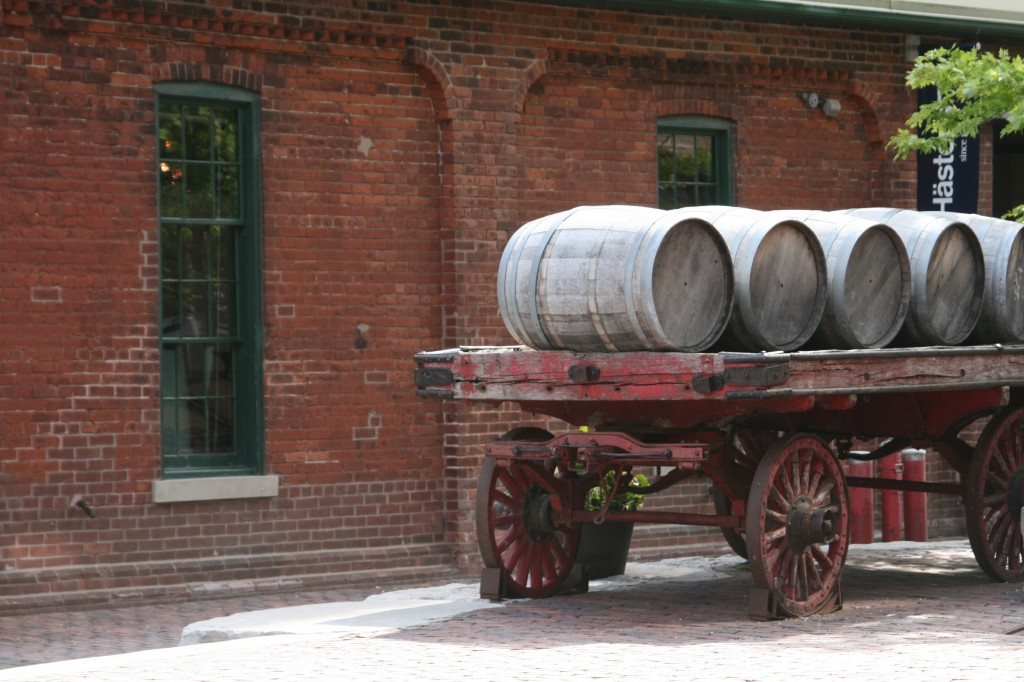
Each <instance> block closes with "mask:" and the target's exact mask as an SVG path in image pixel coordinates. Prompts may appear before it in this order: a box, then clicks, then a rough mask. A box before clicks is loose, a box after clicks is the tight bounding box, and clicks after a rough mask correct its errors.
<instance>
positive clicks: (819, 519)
mask: <svg viewBox="0 0 1024 682" xmlns="http://www.w3.org/2000/svg"><path fill="white" fill-rule="evenodd" d="M786 537H787V538H788V539H789V546H790V548H791V549H792V551H793V552H796V553H801V552H804V551H806V550H807V548H808V547H810V546H811V545H821V544H828V543H830V542H832V541H833V540H835V539H836V515H835V513H834V512H833V511H831V510H830V509H828V508H827V507H815V506H814V503H813V502H812V501H811V500H810V499H809V498H807V497H803V496H801V497H798V498H796V499H795V500H793V503H792V506H791V507H790V509H789V516H788V517H787V519H786Z"/></svg>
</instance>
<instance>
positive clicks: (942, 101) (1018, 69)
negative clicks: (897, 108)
mask: <svg viewBox="0 0 1024 682" xmlns="http://www.w3.org/2000/svg"><path fill="white" fill-rule="evenodd" d="M906 80H907V85H908V86H910V87H911V88H913V89H915V90H924V89H926V88H935V89H936V91H937V98H936V99H935V100H934V101H932V102H929V103H927V104H923V105H921V106H920V107H919V108H918V110H917V111H916V112H914V114H913V115H912V116H911V117H910V118H909V119H907V126H909V128H907V129H904V128H901V129H900V130H899V131H898V132H897V133H896V135H894V136H893V137H892V139H890V140H889V147H890V148H891V149H893V150H894V153H895V156H896V158H897V159H905V158H907V156H908V155H909V154H910V152H912V151H916V152H921V153H925V154H931V153H935V152H939V153H942V152H945V151H946V150H947V149H949V148H950V146H951V145H952V144H953V143H954V142H955V141H956V139H957V138H958V137H961V136H963V137H976V136H977V135H978V130H979V129H980V128H981V126H982V125H984V124H985V123H988V122H989V121H993V120H996V119H1003V120H1005V121H1006V125H1005V126H1004V127H1003V128H1002V130H1001V132H1000V135H1003V136H1005V135H1009V134H1011V133H1015V132H1019V131H1021V130H1022V129H1024V60H1022V59H1021V57H1020V56H1019V55H1017V56H1012V57H1011V56H1010V54H1009V52H1007V51H1006V50H999V53H998V54H992V53H991V52H981V51H979V50H977V49H971V50H963V49H960V48H955V47H954V48H937V49H934V50H930V51H928V52H926V53H925V54H923V55H921V56H919V57H918V58H917V59H916V60H915V61H914V66H913V68H912V69H911V70H910V72H909V73H907V79H906ZM1007 217H1010V218H1012V219H1015V220H1022V219H1024V206H1018V207H1017V208H1015V209H1013V210H1012V211H1011V212H1010V213H1009V214H1008V215H1007Z"/></svg>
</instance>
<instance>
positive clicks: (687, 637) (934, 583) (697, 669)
mask: <svg viewBox="0 0 1024 682" xmlns="http://www.w3.org/2000/svg"><path fill="white" fill-rule="evenodd" d="M718 570H719V571H720V573H721V575H722V576H724V577H720V578H718V579H707V580H699V581H696V582H695V581H693V580H688V579H683V578H679V579H674V578H672V577H671V576H668V577H654V578H646V579H630V576H626V577H625V578H623V579H617V580H613V581H607V582H605V583H603V584H595V585H593V586H592V590H591V591H590V592H588V593H586V594H578V595H572V596H566V597H556V598H552V599H547V600H536V601H532V600H516V601H511V602H507V604H506V606H505V607H504V608H500V609H484V610H479V611H474V612H470V613H465V614H462V615H459V616H456V617H454V618H451V619H448V620H445V621H441V622H434V623H429V624H426V625H421V626H417V627H411V628H407V629H404V630H400V631H397V632H392V633H390V634H385V635H381V636H374V637H366V636H359V635H358V634H337V633H331V634H310V635H276V636H267V637H260V638H253V639H247V640H234V641H228V642H219V643H214V644H201V645H194V646H189V647H178V648H169V649H158V650H152V651H147V652H141V653H134V654H127V655H122V656H115V657H109V658H93V659H86V660H79V661H70V662H66V663H55V664H51V665H44V666H29V667H21V668H13V669H9V670H6V671H0V680H11V681H12V682H13V681H14V680H54V679H61V680H64V679H74V680H77V679H87V680H122V679H123V680H132V682H145V681H152V682H167V681H170V680H174V681H175V682H182V681H183V680H211V681H212V680H217V681H218V682H223V681H225V680H247V681H249V680H268V681H274V680H298V679H301V680H304V681H305V680H314V681H315V680H338V679H360V680H406V679H416V680H422V681H430V680H453V679H459V678H464V679H466V680H502V681H505V680H530V681H531V682H532V681H534V680H536V679H538V678H542V677H543V678H555V677H569V676H572V677H586V678H589V679H592V680H622V679H654V678H661V679H671V680H675V679H699V680H715V681H716V682H720V681H725V682H729V681H733V680H766V681H774V680H787V682H788V681H789V680H792V679H793V678H794V677H809V678H811V679H819V678H820V679H828V680H830V682H831V681H832V680H858V681H862V680H872V679H885V680H887V681H890V680H895V681H902V680H976V679H986V680H990V681H992V682H1002V681H1003V680H1006V681H1007V682H1009V681H1010V680H1019V678H1020V671H1021V670H1022V669H1024V634H1013V635H1011V634H1005V633H1007V632H1008V631H1010V630H1012V629H1014V628H1019V627H1021V626H1024V592H1022V586H1021V585H1019V584H1000V583H994V582H991V581H990V580H988V578H986V577H985V576H984V575H983V574H982V573H981V571H980V570H979V569H978V568H977V566H976V564H975V563H974V558H973V556H972V555H971V552H970V549H969V547H967V545H966V543H965V542H958V543H926V544H920V545H910V544H908V545H902V544H901V545H899V546H895V547H888V548H887V546H885V545H871V546H857V547H854V548H852V550H851V553H850V558H849V561H848V564H847V567H846V569H845V572H844V584H843V587H844V597H845V603H844V606H843V608H842V609H841V610H840V611H837V612H835V613H832V614H827V615H821V616H815V617H811V618H804V619H790V620H783V621H759V620H752V619H751V618H749V616H748V614H747V590H748V589H749V587H750V585H751V581H750V575H749V573H748V572H747V571H745V570H744V566H743V565H741V564H739V563H737V561H735V560H734V561H732V562H731V563H730V562H723V563H722V564H720V565H719V569H718ZM294 597H296V598H298V597H299V595H295V596H294ZM119 611H120V610H119ZM117 615H118V614H113V616H114V619H113V620H111V621H110V622H109V623H108V624H107V625H108V626H109V628H111V629H114V628H116V632H118V633H122V634H119V636H122V637H124V638H126V639H129V638H130V634H123V633H130V632H131V631H132V630H133V629H134V628H137V627H144V625H140V621H139V620H130V621H129V620H126V621H123V622H121V623H118V622H117V619H116V616H117ZM143 615H144V616H148V615H149V614H143ZM12 620H17V618H15V619H12ZM97 632H99V629H97ZM140 636H141V635H140Z"/></svg>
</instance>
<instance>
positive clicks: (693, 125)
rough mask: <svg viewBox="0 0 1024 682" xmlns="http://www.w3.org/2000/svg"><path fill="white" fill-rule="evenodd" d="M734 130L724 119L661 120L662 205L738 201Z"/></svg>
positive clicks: (668, 208)
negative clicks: (734, 162) (735, 192)
mask: <svg viewBox="0 0 1024 682" xmlns="http://www.w3.org/2000/svg"><path fill="white" fill-rule="evenodd" d="M734 131H735V127H734V124H733V123H732V122H731V121H728V120H725V119H720V118H712V117H706V116H665V117H663V118H660V119H658V152H657V153H658V208H662V209H666V210H671V209H674V208H683V207H685V206H707V205H719V206H731V205H732V204H733V203H734V201H735V198H734V180H733V175H734V171H733V148H734V147H733V145H734V142H733V138H734Z"/></svg>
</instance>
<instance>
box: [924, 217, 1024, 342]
mask: <svg viewBox="0 0 1024 682" xmlns="http://www.w3.org/2000/svg"><path fill="white" fill-rule="evenodd" d="M936 215H941V216H944V217H946V218H949V219H951V220H959V221H960V222H962V223H965V224H966V225H967V226H968V227H970V228H971V230H973V231H974V236H976V237H977V238H978V241H979V242H980V243H981V253H982V255H983V256H984V258H985V294H984V296H983V297H982V302H981V315H980V317H979V318H978V324H977V325H976V326H975V327H974V332H973V333H972V334H971V336H970V338H969V339H968V340H969V341H971V342H974V343H1018V342H1021V341H1024V225H1022V224H1020V223H1015V222H1012V221H1010V220H1000V219H999V218H989V217H987V216H982V215H978V214H976V213H938V214H936Z"/></svg>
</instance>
